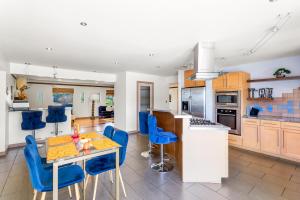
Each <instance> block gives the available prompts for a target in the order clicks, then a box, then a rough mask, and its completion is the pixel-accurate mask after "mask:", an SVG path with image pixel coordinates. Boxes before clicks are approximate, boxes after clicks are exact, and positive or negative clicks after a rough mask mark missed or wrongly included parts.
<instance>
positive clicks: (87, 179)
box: [84, 174, 90, 190]
mask: <svg viewBox="0 0 300 200" xmlns="http://www.w3.org/2000/svg"><path fill="white" fill-rule="evenodd" d="M89 179H90V175H89V174H88V175H87V176H86V181H85V185H84V190H86V186H87V184H88V182H89Z"/></svg>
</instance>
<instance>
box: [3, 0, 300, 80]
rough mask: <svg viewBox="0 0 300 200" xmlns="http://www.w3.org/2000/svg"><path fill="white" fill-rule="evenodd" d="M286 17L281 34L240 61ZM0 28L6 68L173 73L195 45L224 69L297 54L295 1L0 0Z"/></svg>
mask: <svg viewBox="0 0 300 200" xmlns="http://www.w3.org/2000/svg"><path fill="white" fill-rule="evenodd" d="M287 12H291V15H292V17H291V19H290V20H289V21H288V22H287V24H286V25H285V26H284V27H283V29H282V30H280V31H279V32H278V33H277V34H276V35H275V36H274V37H273V38H272V39H271V40H270V41H269V42H268V43H267V44H266V45H265V46H263V48H261V49H259V50H258V52H256V53H255V54H254V55H251V56H243V55H242V54H243V53H244V52H245V51H247V50H248V49H250V48H251V47H252V46H253V45H254V44H255V43H256V41H257V40H258V39H260V38H261V37H262V35H263V34H264V33H265V31H266V30H268V29H269V28H270V27H271V26H272V25H274V23H275V19H276V16H277V15H278V14H286V13H287ZM81 21H85V22H87V23H88V25H87V26H86V27H83V26H80V25H79V23H80V22H81ZM0 27H1V28H0V51H2V52H3V54H4V55H5V56H6V57H7V58H8V60H9V61H11V62H18V63H24V62H30V63H32V64H35V65H45V66H53V65H56V66H58V67H62V68H72V69H79V70H88V71H94V70H95V71H97V72H117V71H125V70H130V71H140V72H145V73H153V74H160V75H172V74H175V73H176V69H177V68H178V67H179V66H181V65H184V64H188V63H190V62H191V60H192V59H191V58H192V49H193V47H194V45H195V44H196V43H197V42H198V41H199V42H201V41H215V43H216V56H217V57H225V58H226V59H225V60H224V61H222V63H221V64H222V65H224V66H229V65H236V64H241V63H247V62H253V61H258V60H263V59H270V58H276V57H281V56H289V55H299V54H300V0H278V1H277V2H274V3H270V2H269V0H195V1H192V0H185V1H176V0H173V1H172V0H169V1H168V0H165V1H163V0H151V1H143V0H126V1H124V0H119V1H116V0H109V1H99V0H94V1H92V0H89V1H87V0H77V1H74V0H51V1H41V0H26V1H25V0H23V1H20V0H0ZM46 47H51V48H53V51H50V52H49V51H46V50H45V48H46ZM149 53H153V54H154V56H152V57H151V56H149ZM116 60H117V62H118V63H117V64H115V61H116ZM157 66H160V68H158V67H157Z"/></svg>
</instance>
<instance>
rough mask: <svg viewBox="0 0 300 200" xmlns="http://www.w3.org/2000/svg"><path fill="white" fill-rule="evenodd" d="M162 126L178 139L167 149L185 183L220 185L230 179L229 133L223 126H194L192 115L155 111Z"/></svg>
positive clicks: (167, 146) (159, 124) (154, 113)
mask: <svg viewBox="0 0 300 200" xmlns="http://www.w3.org/2000/svg"><path fill="white" fill-rule="evenodd" d="M153 115H155V116H156V118H157V123H158V126H159V127H161V128H163V129H164V130H165V131H171V132H173V133H175V134H176V135H177V137H178V141H177V142H176V143H174V144H169V145H166V148H165V149H166V152H167V153H169V154H170V155H172V157H174V159H175V160H176V167H177V169H178V170H179V172H180V174H181V177H182V181H183V182H209V183H220V182H221V178H224V177H228V131H229V128H228V127H226V126H223V125H220V124H206V125H190V120H191V119H192V118H193V117H192V116H191V115H186V114H180V113H179V114H177V113H173V112H170V111H162V110H155V111H153Z"/></svg>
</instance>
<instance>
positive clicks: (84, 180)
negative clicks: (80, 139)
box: [82, 160, 87, 200]
mask: <svg viewBox="0 0 300 200" xmlns="http://www.w3.org/2000/svg"><path fill="white" fill-rule="evenodd" d="M82 168H83V173H84V179H83V187H82V193H83V200H85V188H86V184H87V182H86V178H85V177H86V173H85V160H82Z"/></svg>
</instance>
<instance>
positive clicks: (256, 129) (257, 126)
mask: <svg viewBox="0 0 300 200" xmlns="http://www.w3.org/2000/svg"><path fill="white" fill-rule="evenodd" d="M256 143H257V144H258V126H257V127H256Z"/></svg>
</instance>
